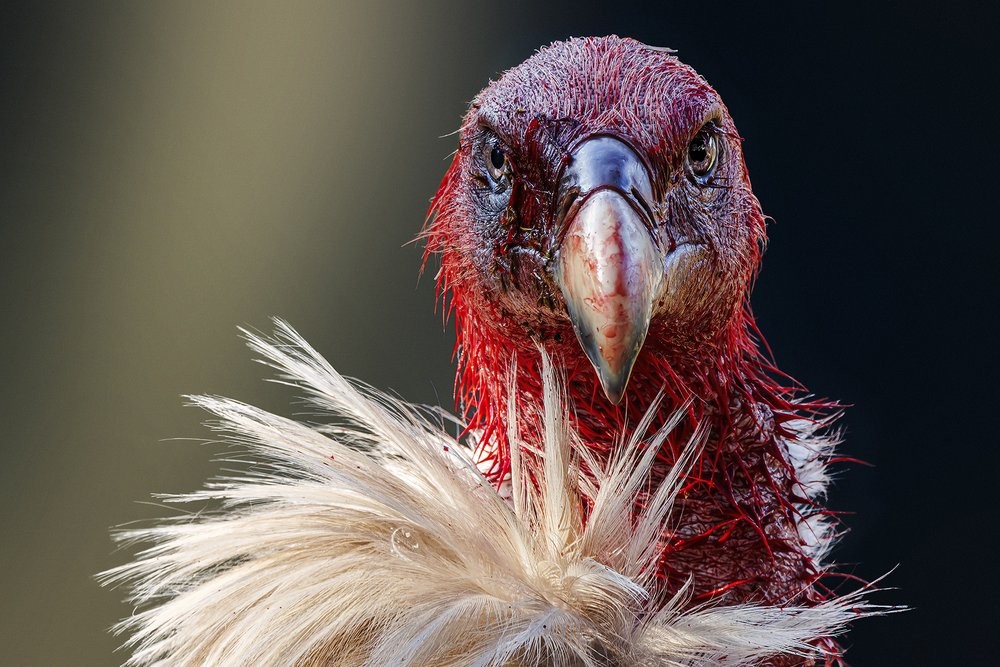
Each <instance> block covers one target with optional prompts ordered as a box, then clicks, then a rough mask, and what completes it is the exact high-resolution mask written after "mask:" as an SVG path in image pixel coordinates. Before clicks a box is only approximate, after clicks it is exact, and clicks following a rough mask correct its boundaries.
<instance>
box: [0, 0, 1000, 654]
mask: <svg viewBox="0 0 1000 667" xmlns="http://www.w3.org/2000/svg"><path fill="white" fill-rule="evenodd" d="M768 7H769V8H768V9H763V8H761V7H759V6H756V4H755V3H741V4H736V3H733V5H732V6H728V7H727V6H724V5H718V4H711V5H709V4H707V3H669V2H661V3H654V2H633V3H613V4H604V5H597V4H594V3H587V2H576V3H562V4H559V5H552V6H546V7H545V8H544V9H539V8H535V7H533V6H532V5H531V4H529V3H519V2H495V3H449V4H444V3H433V2H432V3H392V4H390V3H384V2H365V3H361V2H358V3H313V2H294V3H259V2H228V3H196V2H144V3H138V2H120V3H114V2H96V3H87V4H53V3H49V4H46V5H30V6H28V5H19V4H11V3H6V4H5V5H4V6H3V9H0V31H2V32H0V35H2V42H0V48H2V58H3V60H2V74H3V79H2V93H3V94H2V98H0V113H2V115H0V119H2V124H0V140H2V145H0V148H2V151H0V159H2V161H3V162H2V173H0V175H2V182H0V216H2V225H0V233H2V238H0V253H2V255H0V259H2V271H3V274H2V275H3V281H2V284H0V295H2V302H0V304H2V310H0V312H2V313H3V321H2V327H0V354H2V358H0V361H2V367H0V368H2V373H3V376H2V377H3V382H2V383H0V391H2V397H0V409H2V421H0V424H2V430H0V435H2V440H0V455H2V458H0V490H2V494H3V495H2V503H0V522H2V523H0V528H2V530H0V558H2V560H0V568H2V569H0V572H2V588H0V615H2V616H0V664H4V665H7V664H9V665H110V664H116V663H118V662H121V661H122V660H123V659H124V658H125V654H123V653H121V652H119V653H114V650H115V647H116V646H117V645H118V644H119V643H120V640H118V639H115V638H113V637H111V636H110V635H109V634H108V633H107V632H106V629H107V628H108V627H109V626H110V625H111V624H112V623H113V622H114V621H115V620H116V619H117V618H120V617H121V616H123V615H125V614H127V613H129V609H128V607H126V606H125V605H123V604H122V603H121V602H120V597H121V592H120V591H108V590H103V589H101V588H99V587H98V586H97V585H96V584H95V582H94V581H93V575H94V573H96V572H98V571H99V570H102V569H105V568H108V567H110V566H113V565H115V564H119V563H122V562H124V561H125V560H126V559H127V558H128V552H127V551H123V552H116V551H115V550H114V546H113V544H112V542H111V540H110V539H109V536H108V530H109V528H110V527H112V526H114V525H119V524H124V523H128V522H132V521H136V520H140V519H143V518H148V517H152V516H157V515H162V514H164V513H165V512H167V511H168V510H165V509H164V508H162V507H160V506H157V505H156V504H155V503H149V502H143V501H146V500H147V499H149V497H150V496H149V494H150V493H151V492H153V491H184V490H189V489H193V488H196V487H198V486H199V485H200V484H201V483H202V481H203V480H204V479H205V478H207V477H209V476H211V475H212V474H214V473H216V472H218V471H219V470H220V468H221V467H222V464H220V463H217V462H213V457H214V456H216V455H217V454H218V453H219V448H218V447H214V446H212V445H210V444H201V443H200V442H199V439H200V438H205V437H207V433H206V431H205V430H203V429H202V428H201V427H200V425H199V421H200V419H201V415H199V414H198V413H197V411H195V410H193V409H190V408H184V407H182V402H183V401H182V399H181V395H182V394H185V393H199V392H210V393H219V394H224V395H228V396H233V397H236V398H240V399H243V400H246V401H250V402H253V403H256V404H260V405H262V406H264V407H267V408H270V409H273V410H276V411H279V412H282V413H284V414H291V413H293V412H294V411H295V410H296V407H295V406H294V405H290V404H289V398H290V397H289V395H288V393H287V392H285V391H283V390H282V389H281V388H279V387H275V386H274V385H269V384H267V383H264V382H261V378H262V377H264V376H266V369H264V368H263V367H261V366H259V365H257V364H254V363H252V362H251V361H250V355H249V353H248V352H247V351H246V350H245V348H244V347H243V346H242V345H241V343H240V341H239V340H238V337H237V335H236V326H237V325H249V326H253V327H257V328H260V329H264V330H266V329H267V328H268V327H269V317H270V316H272V315H279V316H282V317H285V318H287V319H288V320H289V321H290V322H291V323H292V324H293V325H294V326H296V327H297V328H298V329H299V330H300V331H301V332H302V333H303V334H304V335H305V336H306V337H307V338H308V339H309V340H310V341H311V342H312V343H313V344H314V345H315V346H316V347H317V348H318V349H319V350H320V351H322V352H324V353H325V354H326V355H327V356H328V358H329V359H330V360H331V361H332V362H333V363H334V365H335V366H336V367H337V368H338V369H339V370H341V371H342V372H344V373H346V374H349V375H354V376H358V377H361V378H363V379H364V380H366V381H368V382H370V383H372V384H374V385H375V386H378V387H382V388H388V389H392V390H395V391H397V392H398V393H399V394H401V395H402V396H404V397H406V398H408V399H410V400H414V401H421V402H430V403H440V404H443V405H445V406H447V407H451V406H452V402H451V383H452V366H451V362H450V355H451V343H452V334H451V332H450V330H449V329H446V328H445V327H444V326H443V324H442V318H441V314H440V312H435V308H434V290H433V271H434V269H433V268H431V269H430V271H429V275H425V276H424V277H423V278H422V279H419V280H418V273H419V266H420V259H421V252H422V248H421V246H420V245H419V244H410V245H407V242H408V241H410V240H411V239H413V238H414V236H415V235H416V234H417V232H418V231H419V229H420V227H421V225H422V223H423V220H424V215H425V212H426V209H427V204H428V199H429V197H430V196H431V194H432V193H433V192H434V190H435V188H436V186H437V182H438V180H439V178H440V176H441V174H442V173H443V172H444V170H445V168H446V166H447V160H448V157H449V154H450V152H451V151H452V150H453V149H454V147H455V145H456V141H455V138H454V137H453V136H446V135H448V134H449V133H450V132H452V131H453V130H454V129H455V128H456V127H457V126H458V123H459V119H460V117H461V115H462V114H463V112H464V109H465V105H466V104H467V102H468V100H470V99H471V98H472V96H473V95H474V94H475V93H476V92H477V91H478V90H479V88H480V87H481V86H482V85H484V84H485V83H486V82H487V81H488V79H489V78H491V77H495V76H496V74H497V73H498V72H500V71H502V70H503V69H504V68H506V67H509V66H512V65H514V64H516V63H518V62H520V61H521V60H523V59H524V58H526V57H527V56H529V55H530V54H531V52H532V51H533V50H534V49H535V48H537V47H538V46H540V45H542V44H544V43H546V42H549V41H551V40H553V39H557V38H564V37H567V36H569V35H579V34H601V33H610V32H619V33H621V34H626V35H632V36H635V37H638V38H640V39H642V40H643V41H647V42H650V43H653V44H658V45H667V46H672V47H675V48H677V49H679V51H680V53H679V55H680V57H681V58H682V59H683V60H685V61H686V62H689V63H690V64H692V65H694V66H695V67H696V68H697V69H698V70H699V71H700V72H701V73H702V74H704V75H705V76H706V77H707V78H708V79H709V81H711V82H712V83H713V84H714V85H715V86H716V87H717V88H718V89H719V90H720V92H721V93H722V95H723V97H724V98H725V99H726V100H727V102H728V104H729V106H730V109H731V111H732V113H733V116H734V118H735V119H736V123H737V125H738V127H740V129H741V132H742V134H743V135H744V137H745V138H746V152H747V159H748V163H749V167H750V172H751V175H752V176H753V178H754V184H755V189H756V191H757V194H758V195H759V197H760V198H761V200H762V201H763V203H764V208H765V211H767V212H769V213H770V214H771V215H773V216H774V218H775V220H776V221H777V223H776V224H774V225H772V227H771V236H772V242H771V246H770V248H769V250H768V253H767V256H766V258H765V270H764V273H763V275H762V277H761V280H760V283H759V285H758V290H757V293H756V296H755V305H756V308H757V311H758V314H759V316H760V320H761V326H762V329H763V330H764V332H765V333H766V334H767V335H768V338H769V340H770V342H771V343H772V345H773V347H774V348H775V353H776V356H777V359H778V361H779V364H780V365H781V366H782V367H783V368H785V369H786V370H788V371H790V372H791V373H792V374H793V375H795V376H796V377H798V378H799V379H801V380H802V381H804V382H805V383H806V384H807V385H808V386H810V387H811V388H812V389H814V390H815V391H817V392H818V393H820V394H824V395H831V396H834V397H837V398H842V399H844V400H846V401H848V402H850V403H853V404H854V406H855V407H853V408H852V409H851V410H850V411H849V413H848V416H847V418H846V420H845V422H844V423H845V426H846V428H847V434H848V445H847V446H846V447H845V450H846V451H847V452H848V453H850V454H852V455H856V456H859V457H861V458H864V459H866V460H868V461H871V462H873V463H876V464H877V467H876V468H865V467H861V466H848V467H844V468H842V469H841V472H840V473H839V477H840V479H841V481H840V482H839V483H838V486H837V488H836V489H835V491H834V493H833V497H832V501H831V502H832V504H833V505H834V506H835V507H837V508H838V509H841V508H842V509H848V510H853V511H856V512H857V515H855V516H849V517H847V518H846V519H845V521H846V525H847V526H848V527H850V528H851V529H852V533H851V534H850V535H849V536H847V537H846V538H845V540H844V543H843V545H842V547H841V548H840V550H839V551H838V552H837V554H838V556H839V557H840V558H841V559H842V560H846V561H848V562H856V561H857V562H861V563H862V565H860V566H856V567H855V566H848V571H851V572H856V573H858V574H859V575H861V576H864V577H868V578H872V577H875V576H878V575H879V574H881V573H882V572H885V571H886V570H888V569H890V568H891V567H893V566H894V565H895V564H897V563H900V568H899V569H898V570H897V571H896V573H894V574H893V575H892V576H891V577H890V578H889V579H888V580H887V584H888V585H890V586H898V587H900V588H901V589H902V590H900V591H897V592H891V593H886V594H883V595H882V596H881V597H880V598H879V600H881V601H884V602H905V603H907V604H911V605H914V606H916V607H918V608H919V609H918V611H917V612H912V613H910V614H906V615H902V616H897V617H893V618H891V619H883V620H875V621H868V622H866V623H863V624H860V625H859V627H858V629H857V630H856V631H855V632H854V633H853V634H852V636H851V640H850V641H849V644H852V645H854V648H853V649H852V651H851V653H850V654H849V655H850V656H852V657H853V663H854V664H855V665H861V666H864V665H876V664H945V663H948V664H985V663H983V662H981V661H979V660H977V659H976V658H975V656H976V655H977V653H975V652H974V651H975V648H974V647H975V643H974V642H971V641H968V639H967V637H968V636H969V635H971V634H972V633H975V632H977V631H979V630H977V629H979V628H981V635H980V636H986V635H985V633H986V632H987V631H988V630H987V629H986V623H987V621H986V618H987V615H986V614H985V613H982V612H978V611H975V608H976V607H975V605H977V602H976V601H977V600H983V599H988V598H990V597H991V595H990V594H989V593H987V591H986V588H985V587H989V586H993V587H994V588H995V584H993V583H992V580H991V579H990V578H989V577H985V578H984V577H980V576H979V574H978V573H979V572H985V571H987V570H986V569H985V568H986V567H988V566H989V560H990V559H989V557H988V553H989V552H988V551H986V550H984V549H983V548H982V545H981V544H977V543H976V542H975V541H974V540H973V539H972V538H971V537H970V536H975V535H977V534H978V535H988V534H989V529H987V528H983V526H984V525H986V526H989V525H993V524H992V523H989V524H987V523H986V514H985V510H983V509H981V508H984V507H987V506H988V505H989V497H990V496H989V494H990V493H992V492H991V491H990V489H991V488H992V487H991V486H990V484H989V480H990V479H991V477H987V472H986V471H988V470H990V467H991V466H990V464H989V462H990V460H995V458H996V456H995V453H993V450H994V449H995V448H991V447H986V445H985V444H984V443H987V442H990V441H991V439H990V438H989V432H988V431H987V422H988V415H994V416H995V408H993V407H992V403H993V402H992V401H989V400H987V392H986V391H985V387H986V384H985V383H986V382H987V381H988V380H987V379H986V378H988V377H989V376H990V372H989V371H988V369H987V366H988V365H989V364H992V363H993V361H994V360H995V352H993V351H992V348H988V347H987V348H984V349H983V351H979V352H976V357H975V361H972V360H971V359H966V358H965V357H964V355H965V354H966V353H967V352H971V351H973V350H979V348H980V346H981V345H982V344H983V343H987V342H988V340H989V339H988V337H987V334H986V333H984V332H989V331H992V329H990V328H989V326H987V325H986V324H984V323H983V322H982V321H980V320H979V314H980V313H984V314H989V313H991V312H992V310H993V309H995V303H996V301H995V299H993V298H992V297H991V296H989V295H988V294H987V292H986V291H985V290H986V287H984V285H990V284H995V283H994V282H991V280H987V279H985V278H984V277H983V274H982V273H981V272H983V271H985V270H987V269H986V267H989V266H994V267H995V266H996V264H995V260H996V257H995V247H996V246H995V245H991V244H990V243H988V242H987V240H988V239H989V238H991V237H989V236H988V234H990V233H992V232H988V231H987V230H986V229H985V223H986V222H988V221H989V220H992V221H993V223H994V224H995V218H996V216H995V213H992V212H991V211H988V210H987V209H986V204H985V202H984V201H983V199H982V197H981V196H980V197H977V196H969V195H970V194H971V192H974V191H975V188H977V187H981V184H982V182H983V181H984V180H988V181H989V185H990V187H992V188H993V189H994V191H995V176H992V175H989V176H986V175H982V174H978V175H975V176H974V177H972V176H970V175H969V170H970V159H971V158H970V157H969V155H968V151H966V150H965V148H964V147H968V146H970V145H973V144H975V145H976V146H977V147H976V149H975V150H976V154H978V155H984V154H990V151H989V150H987V148H988V146H986V147H984V145H983V143H982V142H983V141H987V142H988V141H990V139H989V138H986V139H984V136H986V135H988V134H989V133H988V130H983V129H982V128H983V126H984V125H989V124H992V123H993V121H988V122H985V121H986V120H987V118H989V117H990V114H988V113H987V114H985V115H979V114H977V112H976V109H982V110H984V111H985V110H987V109H989V108H990V107H991V105H992V103H993V102H994V101H995V100H994V99H993V97H995V91H994V92H989V90H988V86H985V82H987V81H990V80H992V81H993V82H994V83H995V80H996V78H995V76H992V75H991V74H990V72H989V71H988V68H989V67H991V65H990V64H989V63H988V62H987V60H988V59H989V56H990V54H991V53H992V48H993V47H992V46H989V44H991V41H990V40H991V39H992V38H991V36H989V35H987V31H986V29H985V27H983V26H985V25H987V24H988V23H989V22H988V21H986V20H985V17H973V16H967V15H964V14H962V12H961V11H959V10H958V9H953V10H952V11H949V12H945V11H943V10H941V9H934V8H929V9H924V8H918V7H917V6H916V5H908V6H907V8H906V10H905V11H904V10H903V9H902V8H900V9H899V10H895V9H893V8H892V7H891V6H889V5H886V6H884V7H879V8H877V9H872V8H870V7H869V8H861V7H859V8H858V9H852V10H849V11H847V10H843V9H842V8H833V7H830V8H820V7H812V6H805V5H803V7H802V8H801V9H797V8H796V6H795V5H788V6H786V7H777V6H771V5H769V6H768ZM866 7H867V5H866ZM932 47H933V48H932ZM991 95H992V96H993V97H991ZM976 118H978V119H979V120H978V121H975V120H974V119H976ZM971 137H976V141H975V142H973V141H972V140H971ZM968 150H972V149H968ZM963 151H964V152H963ZM963 172H964V174H963ZM970 184H975V185H974V186H973V190H971V191H970ZM979 192H980V193H982V190H979ZM963 194H964V195H966V196H962V195H963ZM990 216H992V217H990ZM944 229H947V230H948V231H947V232H945V231H944ZM959 230H961V231H959ZM980 233H982V234H983V236H978V235H979V234H980ZM990 304H992V305H990ZM949 388H951V389H949ZM959 388H961V389H960V391H961V392H962V397H961V400H959V398H958V397H957V396H956V394H957V392H958V391H959ZM992 440H995V438H992ZM963 448H964V449H963ZM970 448H971V450H972V451H973V453H974V456H973V457H972V458H973V459H974V460H975V463H974V464H972V465H968V464H967V463H966V464H962V466H960V467H961V469H962V472H961V474H953V473H952V472H950V468H949V466H950V465H951V462H952V461H954V460H955V459H954V458H953V457H955V456H956V454H954V453H955V452H960V451H968V450H969V449H970ZM942 452H951V454H946V455H944V458H942ZM990 457H993V458H992V459H990ZM955 465H958V464H955ZM955 498H961V499H962V500H961V503H963V504H964V505H965V506H966V507H968V508H970V509H969V511H966V512H954V511H952V510H953V509H954V507H955V502H956V501H955V500H954V499H955ZM949 503H951V504H949ZM994 534H995V531H994ZM977 547H978V548H977ZM994 553H995V552H994ZM970 605H971V606H970ZM931 627H932V628H933V630H932V631H928V630H927V628H931ZM942 642H944V643H950V644H951V646H952V648H951V649H950V655H951V658H950V659H948V660H945V661H944V662H941V661H940V660H938V659H935V658H933V657H928V656H934V655H935V654H936V650H935V649H940V648H941V645H942ZM963 651H968V652H969V653H968V656H967V657H963V655H964V654H963V653H962V652H963Z"/></svg>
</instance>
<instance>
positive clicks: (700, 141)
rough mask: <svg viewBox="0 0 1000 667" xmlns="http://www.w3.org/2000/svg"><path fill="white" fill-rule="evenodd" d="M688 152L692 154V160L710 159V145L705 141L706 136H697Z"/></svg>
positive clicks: (702, 160)
mask: <svg viewBox="0 0 1000 667" xmlns="http://www.w3.org/2000/svg"><path fill="white" fill-rule="evenodd" d="M688 153H689V154H690V155H691V161H692V162H704V161H705V160H707V159H708V146H707V145H706V143H705V137H702V136H697V137H695V138H694V141H692V142H691V145H690V146H689V147H688Z"/></svg>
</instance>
